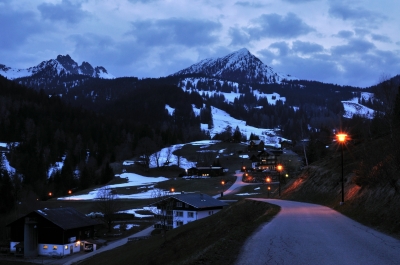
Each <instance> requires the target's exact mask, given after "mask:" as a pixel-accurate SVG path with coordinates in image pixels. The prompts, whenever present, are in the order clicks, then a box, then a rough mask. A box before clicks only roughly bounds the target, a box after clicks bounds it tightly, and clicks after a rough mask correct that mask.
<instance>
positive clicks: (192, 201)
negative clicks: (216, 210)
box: [151, 193, 228, 209]
mask: <svg viewBox="0 0 400 265" xmlns="http://www.w3.org/2000/svg"><path fill="white" fill-rule="evenodd" d="M170 198H174V199H176V200H178V201H181V202H184V203H186V204H189V205H191V206H193V207H194V208H197V209H207V208H213V207H223V206H227V205H228V204H226V203H224V202H221V201H220V200H217V199H214V198H213V197H211V196H209V195H207V194H203V193H184V194H174V195H171V196H168V197H167V198H165V199H164V200H168V199H170ZM164 200H161V201H164ZM157 203H158V202H155V203H152V204H151V205H157Z"/></svg>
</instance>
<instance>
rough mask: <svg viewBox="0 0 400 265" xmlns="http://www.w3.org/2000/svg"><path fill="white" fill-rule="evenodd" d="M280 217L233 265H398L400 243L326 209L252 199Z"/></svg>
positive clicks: (258, 234)
mask: <svg viewBox="0 0 400 265" xmlns="http://www.w3.org/2000/svg"><path fill="white" fill-rule="evenodd" d="M256 200H260V201H267V202H269V203H273V204H277V205H279V206H281V211H280V213H279V214H278V215H277V216H276V217H275V218H274V219H272V220H271V222H269V223H267V224H265V225H263V226H262V227H261V228H260V229H259V230H258V231H257V232H256V233H254V234H253V235H252V236H251V237H250V238H249V239H248V240H247V241H246V243H245V245H244V246H243V247H242V250H241V253H240V256H239V259H238V260H237V263H236V264H237V265H245V264H251V265H257V264H268V265H270V264H280V265H284V264H307V265H312V264H335V265H337V264H340V265H346V264H363V265H369V264H374V265H375V264H377V265H381V264H385V265H390V264H396V265H399V264H400V241H399V240H397V239H394V238H392V237H389V236H386V235H384V234H382V233H379V232H377V231H375V230H372V229H370V228H368V227H365V226H363V225H361V224H359V223H357V222H355V221H353V220H351V219H349V218H347V217H346V216H344V215H342V214H340V213H338V212H336V211H334V210H332V209H330V208H328V207H324V206H320V205H315V204H307V203H300V202H293V201H283V200H273V199H256Z"/></svg>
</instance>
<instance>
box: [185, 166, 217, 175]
mask: <svg viewBox="0 0 400 265" xmlns="http://www.w3.org/2000/svg"><path fill="white" fill-rule="evenodd" d="M187 174H188V175H189V176H201V177H217V176H222V175H224V169H223V168H222V167H213V166H211V167H192V168H189V169H188V171H187Z"/></svg>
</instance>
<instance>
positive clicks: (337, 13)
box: [328, 3, 387, 27]
mask: <svg viewBox="0 0 400 265" xmlns="http://www.w3.org/2000/svg"><path fill="white" fill-rule="evenodd" d="M328 12H329V15H330V16H331V17H334V18H339V19H342V20H349V21H353V22H354V23H356V24H358V25H361V26H371V27H372V26H377V25H379V23H381V22H382V21H384V20H386V19H387V17H386V16H384V15H381V14H379V13H377V12H373V11H369V10H367V9H365V8H364V7H350V6H349V5H344V4H341V3H334V4H332V5H331V6H330V8H329V11H328Z"/></svg>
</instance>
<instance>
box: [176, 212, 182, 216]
mask: <svg viewBox="0 0 400 265" xmlns="http://www.w3.org/2000/svg"><path fill="white" fill-rule="evenodd" d="M175 216H177V217H183V212H178V211H177V212H176V214H175Z"/></svg>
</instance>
